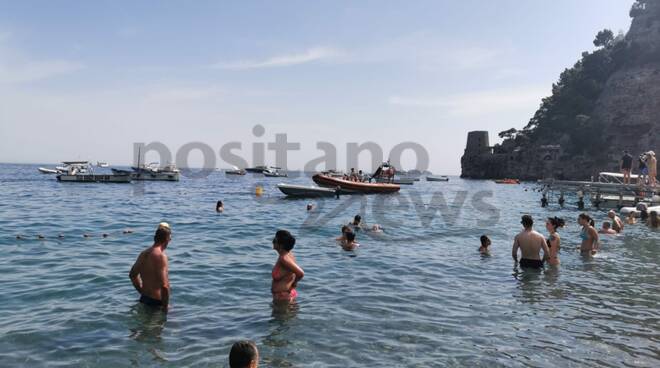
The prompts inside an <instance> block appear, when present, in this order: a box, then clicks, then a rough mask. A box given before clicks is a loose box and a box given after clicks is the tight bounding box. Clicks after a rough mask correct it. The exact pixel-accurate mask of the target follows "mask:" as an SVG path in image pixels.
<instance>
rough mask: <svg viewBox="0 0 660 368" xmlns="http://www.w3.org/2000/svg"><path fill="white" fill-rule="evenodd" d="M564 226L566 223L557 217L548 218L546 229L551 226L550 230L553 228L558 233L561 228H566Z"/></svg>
mask: <svg viewBox="0 0 660 368" xmlns="http://www.w3.org/2000/svg"><path fill="white" fill-rule="evenodd" d="M564 225H566V221H564V219H561V218H559V217H557V216H555V217H548V221H547V222H546V228H548V226H549V228H548V230H550V228H552V229H553V230H554V231H557V229H559V228H560V227H564Z"/></svg>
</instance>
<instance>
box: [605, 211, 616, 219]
mask: <svg viewBox="0 0 660 368" xmlns="http://www.w3.org/2000/svg"><path fill="white" fill-rule="evenodd" d="M607 217H609V218H612V219H613V218H615V217H616V212H614V210H609V211H607Z"/></svg>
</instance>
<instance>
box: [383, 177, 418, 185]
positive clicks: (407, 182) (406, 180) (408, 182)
mask: <svg viewBox="0 0 660 368" xmlns="http://www.w3.org/2000/svg"><path fill="white" fill-rule="evenodd" d="M376 183H392V184H399V185H413V184H415V179H414V178H399V177H394V179H386V178H382V177H379V178H376Z"/></svg>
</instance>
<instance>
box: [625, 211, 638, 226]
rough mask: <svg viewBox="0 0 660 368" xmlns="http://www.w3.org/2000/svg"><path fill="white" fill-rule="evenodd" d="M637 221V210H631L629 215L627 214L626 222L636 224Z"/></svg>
mask: <svg viewBox="0 0 660 368" xmlns="http://www.w3.org/2000/svg"><path fill="white" fill-rule="evenodd" d="M636 223H637V219H636V218H635V212H633V211H630V213H628V216H626V224H628V225H634V224H636Z"/></svg>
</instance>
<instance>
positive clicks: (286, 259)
mask: <svg viewBox="0 0 660 368" xmlns="http://www.w3.org/2000/svg"><path fill="white" fill-rule="evenodd" d="M295 244H296V238H294V237H293V235H291V233H289V232H288V231H286V230H278V231H277V233H275V237H274V238H273V249H275V250H276V251H277V253H278V255H279V257H278V258H277V262H275V266H274V267H273V272H272V276H273V283H272V285H271V292H272V293H273V301H276V302H290V301H293V300H294V299H295V298H296V296H298V292H297V291H296V285H297V284H298V281H300V280H301V279H302V278H303V277H304V276H305V272H304V271H303V269H302V268H300V266H298V264H297V263H296V257H295V256H294V255H293V252H292V250H293V246H294V245H295Z"/></svg>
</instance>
